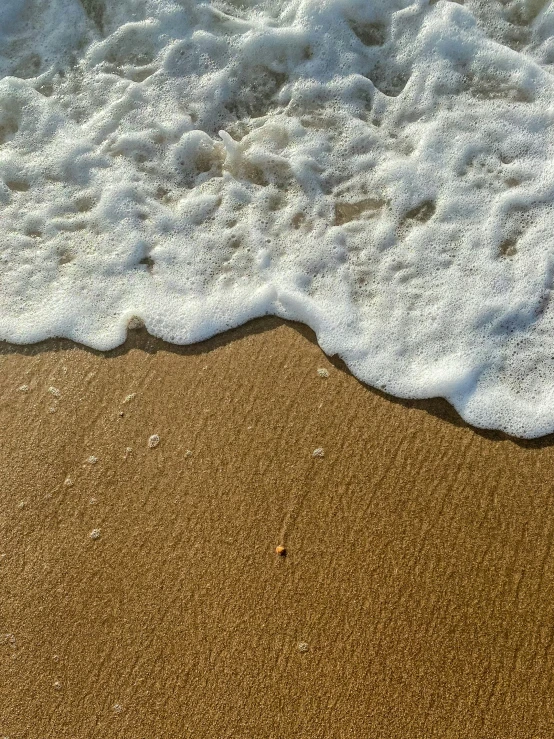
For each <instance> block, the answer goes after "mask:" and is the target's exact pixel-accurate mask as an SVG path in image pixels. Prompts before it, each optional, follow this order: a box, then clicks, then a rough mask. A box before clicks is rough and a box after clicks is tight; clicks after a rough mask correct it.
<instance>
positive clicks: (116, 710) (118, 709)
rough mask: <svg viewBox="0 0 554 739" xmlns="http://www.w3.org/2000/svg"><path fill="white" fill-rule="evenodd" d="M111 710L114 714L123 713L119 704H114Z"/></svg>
mask: <svg viewBox="0 0 554 739" xmlns="http://www.w3.org/2000/svg"><path fill="white" fill-rule="evenodd" d="M113 710H114V712H115V713H121V712H122V711H123V706H122V705H121V703H115V704H114V707H113Z"/></svg>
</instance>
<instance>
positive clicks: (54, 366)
mask: <svg viewBox="0 0 554 739" xmlns="http://www.w3.org/2000/svg"><path fill="white" fill-rule="evenodd" d="M0 364H1V372H0V396H1V403H0V422H1V425H2V433H1V436H0V444H1V446H0V460H1V471H2V481H1V483H2V484H1V488H0V490H1V492H0V496H1V499H0V506H1V507H0V511H1V513H0V582H1V586H2V589H1V596H0V737H9V739H20V738H23V737H25V738H26V739H27V738H29V739H35V737H36V739H45V738H46V737H52V738H53V739H62V738H65V737H68V738H71V739H84V738H88V737H102V739H111V738H112V737H118V738H119V737H121V739H143V738H144V739H157V738H159V739H166V738H173V737H175V739H183V738H185V739H186V738H188V737H190V738H191V739H193V738H194V739H197V738H198V737H200V738H202V737H206V738H207V739H208V738H209V739H220V738H229V739H230V738H233V739H243V738H244V739H258V738H260V739H281V738H282V739H285V738H286V739H292V738H296V737H298V738H300V737H302V738H304V737H307V738H309V739H312V738H319V737H322V738H323V737H325V738H327V737H329V738H332V739H334V738H342V737H360V738H361V739H373V737H382V738H383V739H396V738H397V737H398V739H419V738H420V737H421V739H429V738H431V737H437V738H438V737H440V739H448V738H450V737H452V738H456V739H464V738H466V737H472V738H473V737H475V739H489V738H490V739H492V738H494V739H517V738H519V737H521V738H522V739H538V738H539V737H540V738H541V739H542V738H544V739H549V738H551V737H552V736H554V703H553V701H554V693H553V684H552V683H553V668H554V658H553V637H554V552H553V549H552V542H553V537H554V474H553V473H554V451H553V448H552V446H551V443H552V440H551V439H545V440H542V441H539V442H534V443H532V442H517V441H514V440H510V439H506V438H504V437H502V436H501V435H498V434H492V433H482V432H478V431H475V430H472V429H471V428H468V427H467V426H466V425H464V424H463V423H462V422H460V420H459V419H458V417H457V416H456V414H455V413H454V412H453V411H452V410H451V409H450V408H449V407H448V406H447V405H446V404H445V403H444V402H441V401H433V402H425V403H421V402H420V403H414V402H408V403H405V402H399V401H394V400H391V399H390V398H387V397H385V396H383V395H381V394H378V393H376V392H374V391H371V390H369V389H368V388H366V387H364V386H362V385H361V384H360V383H358V382H357V381H356V380H355V379H354V378H353V377H352V376H350V375H349V374H348V373H347V372H345V370H344V368H343V367H342V366H341V365H340V363H338V362H337V363H333V362H331V361H330V360H329V359H327V358H326V357H324V356H323V354H322V353H321V351H320V349H319V348H318V347H317V345H316V344H315V343H314V341H313V335H312V334H311V333H310V332H309V331H307V330H306V329H304V328H302V327H300V326H297V325H292V324H283V323H282V322H280V321H277V320H273V319H267V320H262V321H257V322H254V323H252V324H250V325H248V326H247V327H245V328H243V329H240V330H238V331H234V332H231V333H229V334H227V335H225V336H223V337H218V338H216V339H214V340H211V341H209V342H206V343H205V344H203V345H200V346H196V347H192V348H185V349H179V348H175V347H169V346H167V345H164V344H163V343H162V342H158V341H156V340H154V339H151V338H149V337H148V336H146V335H145V334H144V333H143V332H140V331H138V332H133V334H132V335H131V337H130V339H129V341H128V343H127V345H126V346H125V347H123V348H122V349H120V350H117V351H115V352H111V353H110V354H108V355H104V356H102V355H100V354H98V353H95V352H92V351H88V350H86V349H83V348H78V347H75V346H74V345H71V344H70V343H69V342H63V341H60V342H48V343H46V344H44V345H37V346H35V347H27V348H21V347H20V348H17V347H9V346H4V347H3V348H2V350H1V353H0ZM318 369H319V370H322V369H325V370H327V372H328V374H329V376H328V377H326V376H325V372H318ZM126 398H127V400H126ZM156 437H158V438H156ZM315 450H322V451H320V452H318V453H317V454H316V455H315V456H314V451H315ZM278 545H283V546H286V549H287V554H286V556H279V555H278V554H276V552H275V547H276V546H278Z"/></svg>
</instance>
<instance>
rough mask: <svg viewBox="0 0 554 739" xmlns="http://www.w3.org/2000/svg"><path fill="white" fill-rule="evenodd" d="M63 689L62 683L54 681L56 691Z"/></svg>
mask: <svg viewBox="0 0 554 739" xmlns="http://www.w3.org/2000/svg"><path fill="white" fill-rule="evenodd" d="M61 689H62V684H61V682H60V681H59V680H55V681H54V690H61Z"/></svg>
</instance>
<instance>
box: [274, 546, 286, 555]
mask: <svg viewBox="0 0 554 739" xmlns="http://www.w3.org/2000/svg"><path fill="white" fill-rule="evenodd" d="M275 553H276V554H278V555H279V556H280V557H285V556H286V554H287V550H286V547H284V546H283V545H282V544H279V546H278V547H275Z"/></svg>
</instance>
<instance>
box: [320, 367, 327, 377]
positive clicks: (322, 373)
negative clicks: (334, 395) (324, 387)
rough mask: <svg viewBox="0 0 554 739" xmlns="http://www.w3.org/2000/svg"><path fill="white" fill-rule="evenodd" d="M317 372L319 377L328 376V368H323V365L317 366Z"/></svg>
mask: <svg viewBox="0 0 554 739" xmlns="http://www.w3.org/2000/svg"><path fill="white" fill-rule="evenodd" d="M317 374H318V375H319V376H320V377H329V370H326V369H325V367H320V368H319V369H318V370H317Z"/></svg>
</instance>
